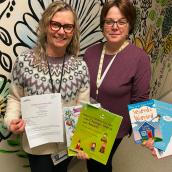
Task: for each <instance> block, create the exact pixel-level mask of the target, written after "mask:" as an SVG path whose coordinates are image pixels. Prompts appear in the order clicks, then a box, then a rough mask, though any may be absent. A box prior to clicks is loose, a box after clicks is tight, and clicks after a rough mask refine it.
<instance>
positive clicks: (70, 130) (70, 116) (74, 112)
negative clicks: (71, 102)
mask: <svg viewBox="0 0 172 172" xmlns="http://www.w3.org/2000/svg"><path fill="white" fill-rule="evenodd" d="M81 107H82V106H81V105H79V106H71V107H64V109H63V112H64V123H65V130H66V140H67V147H69V146H70V144H71V140H72V136H73V134H74V131H75V127H76V124H77V122H78V118H79V115H80V110H81Z"/></svg>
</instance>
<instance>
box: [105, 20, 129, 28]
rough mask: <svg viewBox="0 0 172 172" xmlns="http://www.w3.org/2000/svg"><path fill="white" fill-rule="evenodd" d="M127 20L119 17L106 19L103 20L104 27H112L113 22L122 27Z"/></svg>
mask: <svg viewBox="0 0 172 172" xmlns="http://www.w3.org/2000/svg"><path fill="white" fill-rule="evenodd" d="M127 23H128V21H127V20H126V19H119V20H117V21H114V20H112V19H106V20H104V27H107V28H108V27H114V24H116V25H117V26H118V28H122V27H124V26H125V25H126V24H127Z"/></svg>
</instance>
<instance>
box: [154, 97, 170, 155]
mask: <svg viewBox="0 0 172 172" xmlns="http://www.w3.org/2000/svg"><path fill="white" fill-rule="evenodd" d="M154 102H155V106H156V109H157V113H158V115H159V116H160V129H161V132H162V138H163V140H162V141H161V142H155V143H154V147H156V148H157V149H159V150H161V154H164V152H162V151H166V153H165V155H166V154H167V153H168V152H169V150H170V149H169V145H172V104H170V103H166V102H163V101H158V100H154ZM170 147H171V146H170ZM171 152H172V151H171Z"/></svg>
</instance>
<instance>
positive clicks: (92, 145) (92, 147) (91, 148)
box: [90, 142, 96, 151]
mask: <svg viewBox="0 0 172 172" xmlns="http://www.w3.org/2000/svg"><path fill="white" fill-rule="evenodd" d="M95 149H96V143H95V142H92V143H91V146H90V150H91V151H95Z"/></svg>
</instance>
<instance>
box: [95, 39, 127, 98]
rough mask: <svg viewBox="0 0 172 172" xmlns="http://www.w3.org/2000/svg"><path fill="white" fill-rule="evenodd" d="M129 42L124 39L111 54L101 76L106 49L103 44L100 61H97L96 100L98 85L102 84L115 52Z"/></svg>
mask: <svg viewBox="0 0 172 172" xmlns="http://www.w3.org/2000/svg"><path fill="white" fill-rule="evenodd" d="M128 44H129V42H128V40H126V41H125V42H124V43H123V44H122V45H121V47H120V48H119V49H118V50H117V51H116V52H115V55H114V56H113V58H112V59H111V61H110V62H109V64H108V66H107V67H106V69H105V71H104V72H103V74H102V76H101V73H102V67H103V61H104V55H105V49H106V45H105V44H104V45H103V50H102V53H101V57H100V62H99V68H98V73H97V81H96V100H97V97H98V94H99V88H100V85H101V84H102V82H103V80H104V78H105V76H106V74H107V72H108V70H109V69H110V67H111V65H112V63H113V61H114V60H115V58H116V56H117V54H118V53H119V52H120V51H122V50H123V49H124V48H125V47H126V46H127V45H128Z"/></svg>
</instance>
